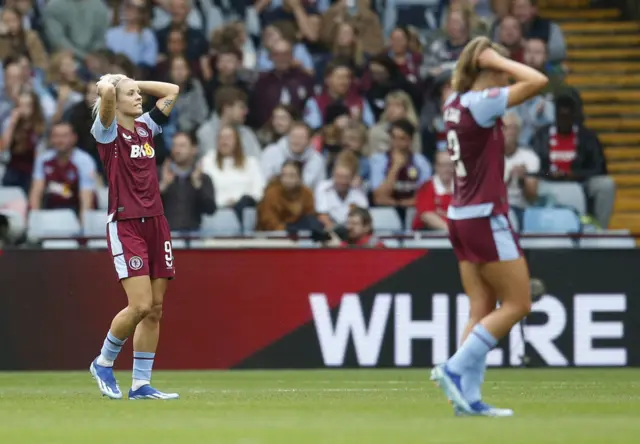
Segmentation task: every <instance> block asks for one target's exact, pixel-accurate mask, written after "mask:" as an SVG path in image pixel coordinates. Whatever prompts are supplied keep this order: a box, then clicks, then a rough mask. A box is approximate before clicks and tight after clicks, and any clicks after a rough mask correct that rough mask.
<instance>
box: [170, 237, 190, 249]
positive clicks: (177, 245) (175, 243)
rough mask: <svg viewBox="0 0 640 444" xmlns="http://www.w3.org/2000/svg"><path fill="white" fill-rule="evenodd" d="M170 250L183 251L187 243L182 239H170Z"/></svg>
mask: <svg viewBox="0 0 640 444" xmlns="http://www.w3.org/2000/svg"><path fill="white" fill-rule="evenodd" d="M171 248H173V249H174V250H184V249H185V248H187V241H185V240H184V239H171Z"/></svg>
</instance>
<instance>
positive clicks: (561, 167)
mask: <svg viewBox="0 0 640 444" xmlns="http://www.w3.org/2000/svg"><path fill="white" fill-rule="evenodd" d="M555 105H556V123H555V125H550V126H547V127H543V128H541V129H539V130H538V132H537V133H536V135H535V137H534V141H533V149H534V151H535V152H536V154H538V156H539V157H540V177H541V179H544V181H543V182H542V181H541V182H540V187H539V194H540V195H547V194H551V195H552V196H553V197H554V199H555V200H556V201H560V200H564V199H562V196H561V193H565V195H566V193H571V192H573V193H574V194H575V191H573V189H575V188H576V187H579V186H583V187H584V189H585V191H586V194H587V196H588V198H589V201H590V202H592V206H593V215H594V216H595V218H596V220H597V222H598V223H599V224H600V226H601V227H602V228H607V227H608V226H609V220H610V218H611V213H612V212H613V204H614V201H615V194H616V187H615V182H614V181H613V179H612V178H611V177H610V176H608V175H607V165H606V160H605V157H604V152H603V149H602V145H601V144H600V141H599V140H598V136H597V135H596V133H594V132H593V131H591V130H590V129H588V128H586V127H585V126H584V125H583V124H580V123H576V120H577V116H578V113H579V112H578V104H577V103H576V101H575V99H574V98H573V97H572V96H570V95H566V96H560V97H558V98H557V99H556V104H555ZM562 184H564V185H565V186H564V187H562V186H559V185H562ZM580 194H581V193H578V196H580Z"/></svg>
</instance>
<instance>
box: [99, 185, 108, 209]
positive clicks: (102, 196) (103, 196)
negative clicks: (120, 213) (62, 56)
mask: <svg viewBox="0 0 640 444" xmlns="http://www.w3.org/2000/svg"><path fill="white" fill-rule="evenodd" d="M96 195H97V196H96V197H97V200H98V208H104V209H105V210H106V209H107V207H108V206H109V189H108V188H107V187H100V188H98V189H97V190H96Z"/></svg>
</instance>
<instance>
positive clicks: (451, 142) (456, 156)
mask: <svg viewBox="0 0 640 444" xmlns="http://www.w3.org/2000/svg"><path fill="white" fill-rule="evenodd" d="M447 145H448V146H449V150H450V151H449V153H450V155H451V160H452V161H453V163H454V165H455V168H456V176H458V177H465V176H466V175H467V169H466V168H465V167H464V163H462V159H461V158H460V141H459V140H458V135H457V134H456V132H455V131H453V130H450V131H449V132H448V133H447Z"/></svg>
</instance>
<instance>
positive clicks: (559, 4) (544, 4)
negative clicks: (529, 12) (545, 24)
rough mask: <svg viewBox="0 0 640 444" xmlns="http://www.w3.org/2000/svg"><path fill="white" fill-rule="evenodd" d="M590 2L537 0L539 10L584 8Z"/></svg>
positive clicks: (588, 0) (586, 0) (589, 0)
mask: <svg viewBox="0 0 640 444" xmlns="http://www.w3.org/2000/svg"><path fill="white" fill-rule="evenodd" d="M590 4H591V0H538V7H539V8H584V7H588V6H589V5H590Z"/></svg>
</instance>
